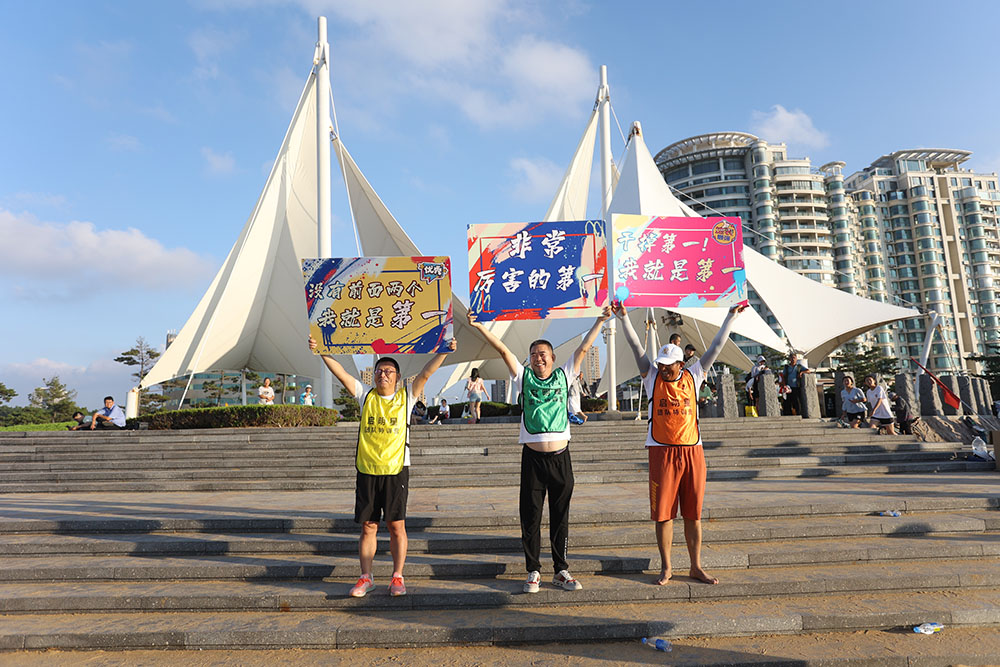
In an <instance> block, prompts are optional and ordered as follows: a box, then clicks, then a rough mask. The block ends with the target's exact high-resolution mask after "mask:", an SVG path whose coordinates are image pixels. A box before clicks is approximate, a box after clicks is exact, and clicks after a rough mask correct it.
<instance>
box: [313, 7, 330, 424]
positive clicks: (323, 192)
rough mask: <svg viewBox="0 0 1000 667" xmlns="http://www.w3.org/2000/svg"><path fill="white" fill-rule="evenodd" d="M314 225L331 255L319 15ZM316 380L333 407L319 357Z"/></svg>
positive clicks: (325, 65)
mask: <svg viewBox="0 0 1000 667" xmlns="http://www.w3.org/2000/svg"><path fill="white" fill-rule="evenodd" d="M316 48H317V52H318V53H317V62H316V179H317V181H318V182H317V184H316V185H317V187H316V227H317V234H318V238H317V244H318V246H319V247H318V252H317V255H318V256H319V257H332V256H333V247H332V244H331V238H332V232H331V228H330V131H331V129H332V124H331V121H330V44H329V42H328V41H327V37H326V17H325V16H320V17H319V40H318V43H317V45H316ZM316 363H317V364H318V365H319V368H318V370H317V373H318V376H317V378H316V379H317V380H318V382H317V383H316V384H317V385H319V387H318V389H319V392H318V393H319V402H320V405H322V406H323V407H324V408H332V407H333V374H332V373H331V372H330V370H329V369H328V368H327V367H326V364H324V363H323V361H322V360H321V359H319V358H317V359H316Z"/></svg>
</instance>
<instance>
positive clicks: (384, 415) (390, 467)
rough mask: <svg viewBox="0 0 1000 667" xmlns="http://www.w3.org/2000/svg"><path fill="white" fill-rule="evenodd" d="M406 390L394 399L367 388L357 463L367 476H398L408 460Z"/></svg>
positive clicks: (401, 391) (363, 405) (362, 410)
mask: <svg viewBox="0 0 1000 667" xmlns="http://www.w3.org/2000/svg"><path fill="white" fill-rule="evenodd" d="M408 422H409V415H408V414H406V389H405V388H401V389H400V390H399V391H397V392H396V393H395V395H393V397H392V398H391V399H388V400H385V399H383V398H381V397H380V396H378V394H377V393H376V392H375V390H374V389H371V390H369V391H368V393H367V394H366V395H365V400H364V402H363V403H362V405H361V427H360V428H359V429H358V451H357V456H356V457H355V461H354V465H355V467H357V469H358V472H363V473H364V474H366V475H396V474H398V473H399V472H400V471H401V470H402V469H403V462H404V461H405V459H406V439H407V438H406V436H407V433H406V429H407V423H408Z"/></svg>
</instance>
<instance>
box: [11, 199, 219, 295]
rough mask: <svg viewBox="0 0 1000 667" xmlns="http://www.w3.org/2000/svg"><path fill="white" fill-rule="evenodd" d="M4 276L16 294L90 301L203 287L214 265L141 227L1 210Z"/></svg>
mask: <svg viewBox="0 0 1000 667" xmlns="http://www.w3.org/2000/svg"><path fill="white" fill-rule="evenodd" d="M0 238H5V239H17V243H4V244H0V276H3V280H2V281H0V284H4V285H5V286H6V287H8V288H9V289H10V291H11V292H12V294H13V295H14V296H19V295H20V296H24V297H34V296H37V295H44V296H47V297H49V298H87V295H89V294H94V293H96V292H97V291H99V290H100V289H103V288H108V287H111V288H114V289H142V290H157V291H160V290H174V289H178V288H187V287H191V286H194V285H201V284H204V282H205V280H206V279H208V278H209V277H210V276H211V275H212V271H213V268H214V267H213V262H210V261H209V260H208V259H207V258H205V257H203V256H201V255H198V254H196V253H194V252H193V251H191V250H188V249H187V248H165V247H164V246H163V244H162V243H160V242H159V241H157V240H156V239H151V238H149V237H148V236H146V235H145V234H143V233H142V232H141V231H139V230H138V229H134V228H129V229H98V228H97V227H96V226H95V225H94V224H93V223H91V222H77V221H73V222H68V223H54V222H41V221H39V220H37V219H36V218H34V216H31V215H29V214H21V215H15V214H13V213H11V212H10V211H6V210H3V209H0Z"/></svg>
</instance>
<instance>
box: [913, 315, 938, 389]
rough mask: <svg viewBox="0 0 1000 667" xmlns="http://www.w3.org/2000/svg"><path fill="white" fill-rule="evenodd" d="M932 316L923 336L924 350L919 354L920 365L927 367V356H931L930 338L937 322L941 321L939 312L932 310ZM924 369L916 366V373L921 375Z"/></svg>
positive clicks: (931, 338) (932, 336)
mask: <svg viewBox="0 0 1000 667" xmlns="http://www.w3.org/2000/svg"><path fill="white" fill-rule="evenodd" d="M931 312H933V313H934V317H932V318H931V323H930V324H929V325H928V326H927V335H926V336H924V351H923V353H921V355H920V366H923V367H924V368H926V367H927V358H928V357H929V356H931V340H933V338H934V330H935V329H937V326H938V323H939V322H940V321H941V313H939V312H938V311H936V310H934V311H931ZM923 374H924V369H923V368H920V367H917V375H918V376H919V375H923Z"/></svg>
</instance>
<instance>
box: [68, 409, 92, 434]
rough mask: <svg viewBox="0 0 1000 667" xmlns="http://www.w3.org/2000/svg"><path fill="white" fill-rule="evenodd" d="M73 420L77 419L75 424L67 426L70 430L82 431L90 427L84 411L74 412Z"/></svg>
mask: <svg viewBox="0 0 1000 667" xmlns="http://www.w3.org/2000/svg"><path fill="white" fill-rule="evenodd" d="M73 421H75V422H76V423H75V424H73V425H72V426H67V427H66V428H67V429H69V430H70V431H82V430H84V429H86V428H90V422H88V421H87V418H86V417H84V416H83V413H82V412H79V411H77V412H74V413H73Z"/></svg>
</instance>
